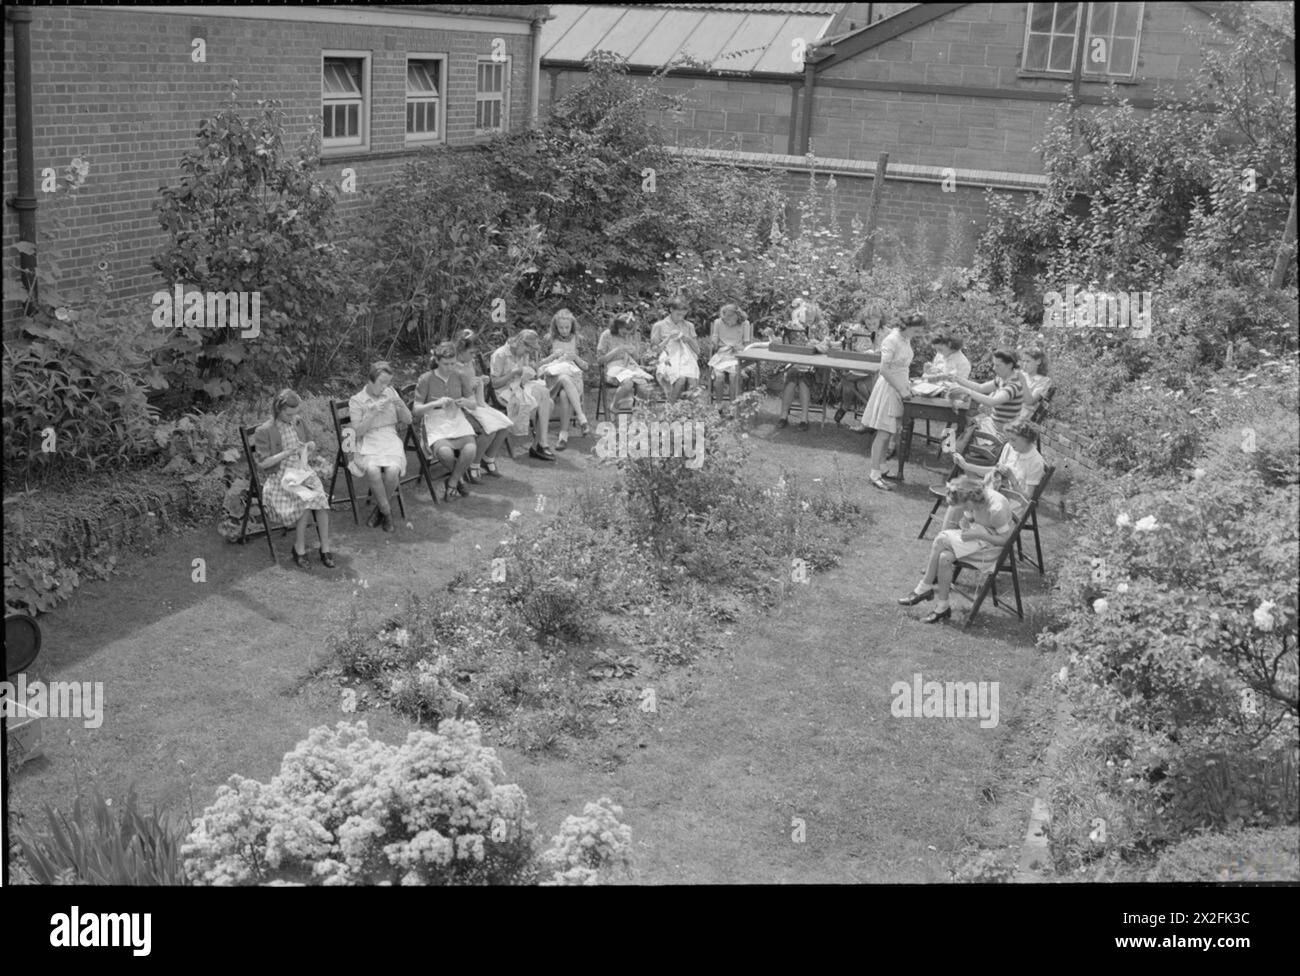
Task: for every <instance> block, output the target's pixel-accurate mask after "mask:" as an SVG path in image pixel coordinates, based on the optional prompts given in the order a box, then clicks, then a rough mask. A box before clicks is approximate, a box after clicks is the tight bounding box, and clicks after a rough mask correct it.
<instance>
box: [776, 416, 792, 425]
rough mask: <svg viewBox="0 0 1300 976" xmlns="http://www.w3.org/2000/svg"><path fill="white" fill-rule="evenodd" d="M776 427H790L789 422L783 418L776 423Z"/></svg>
mask: <svg viewBox="0 0 1300 976" xmlns="http://www.w3.org/2000/svg"><path fill="white" fill-rule="evenodd" d="M776 426H777V427H789V426H790V421H789V420H788V419H786V418H785V417H782V418H781V419H780V420H778V421H777V422H776Z"/></svg>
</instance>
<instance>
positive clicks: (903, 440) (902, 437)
mask: <svg viewBox="0 0 1300 976" xmlns="http://www.w3.org/2000/svg"><path fill="white" fill-rule="evenodd" d="M969 410H970V407H969V406H968V405H966V404H963V405H962V406H954V405H953V402H952V400H950V399H949V398H948V397H905V398H904V400H903V417H902V420H901V422H900V423H901V426H900V427H899V432H898V483H899V484H900V485H901V484H902V483H903V464H904V463H905V462H906V461H907V459H908V458H909V457H910V456H911V454H912V428H913V426H914V425H915V424H916V422H917V421H918V420H939V421H942V422H943V423H945V424H953V425H955V426H956V428H957V436H958V437H960V436H961V435H962V432H963V431H964V430H965V429H966V415H967V413H968V412H969Z"/></svg>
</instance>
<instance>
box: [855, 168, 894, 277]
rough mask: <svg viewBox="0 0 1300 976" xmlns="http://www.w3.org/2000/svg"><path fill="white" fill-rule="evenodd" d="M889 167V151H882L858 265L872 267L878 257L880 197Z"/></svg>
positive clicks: (874, 179)
mask: <svg viewBox="0 0 1300 976" xmlns="http://www.w3.org/2000/svg"><path fill="white" fill-rule="evenodd" d="M887 169H889V153H887V152H882V153H881V154H880V155H879V157H877V159H876V175H875V176H874V177H873V178H872V180H871V206H870V207H869V208H868V210H867V240H866V242H865V243H864V244H863V245H862V250H861V251H860V252H859V254H858V267H860V268H868V269H869V268H870V267H871V265H872V262H873V261H875V258H876V223H877V221H878V220H879V218H880V198H881V197H882V196H883V195H884V192H885V171H886V170H887Z"/></svg>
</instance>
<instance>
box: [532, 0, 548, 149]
mask: <svg viewBox="0 0 1300 976" xmlns="http://www.w3.org/2000/svg"><path fill="white" fill-rule="evenodd" d="M545 22H546V20H545V18H543V17H536V18H534V19H533V20H532V21H531V22H530V23H529V25H528V36H529V39H530V40H531V42H532V53H533V59H532V60H533V64H532V69H531V72H530V74H531V77H530V78H529V80H528V87H529V89H530V90H531V92H532V95H531V99H530V101H529V103H528V126H529V128H536V127H537V114H538V102H539V101H540V96H541V91H540V90H539V89H540V88H541V85H542V24H544V23H545Z"/></svg>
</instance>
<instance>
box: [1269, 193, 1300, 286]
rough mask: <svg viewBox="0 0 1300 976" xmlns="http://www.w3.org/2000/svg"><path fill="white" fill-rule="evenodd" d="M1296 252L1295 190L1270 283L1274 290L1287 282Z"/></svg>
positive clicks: (1292, 194)
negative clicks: (1287, 274) (1292, 258)
mask: <svg viewBox="0 0 1300 976" xmlns="http://www.w3.org/2000/svg"><path fill="white" fill-rule="evenodd" d="M1294 254H1295V191H1294V190H1292V191H1291V215H1290V216H1289V217H1287V219H1286V230H1285V231H1284V232H1283V233H1282V246H1281V247H1279V248H1278V249H1277V261H1275V262H1274V264H1273V278H1272V280H1271V281H1270V282H1269V283H1268V284H1269V287H1270V288H1272V289H1273V290H1274V291H1278V290H1280V289H1281V288H1282V286H1283V285H1285V284H1286V273H1287V270H1288V269H1289V268H1290V266H1291V257H1292V256H1293V255H1294Z"/></svg>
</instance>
